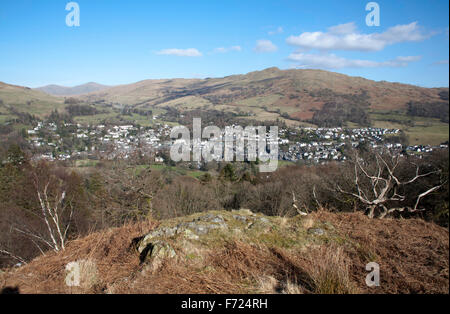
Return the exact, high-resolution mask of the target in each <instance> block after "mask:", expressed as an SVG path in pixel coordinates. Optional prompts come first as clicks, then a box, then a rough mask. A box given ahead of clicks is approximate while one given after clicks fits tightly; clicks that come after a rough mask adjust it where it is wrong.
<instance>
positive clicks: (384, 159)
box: [337, 152, 445, 218]
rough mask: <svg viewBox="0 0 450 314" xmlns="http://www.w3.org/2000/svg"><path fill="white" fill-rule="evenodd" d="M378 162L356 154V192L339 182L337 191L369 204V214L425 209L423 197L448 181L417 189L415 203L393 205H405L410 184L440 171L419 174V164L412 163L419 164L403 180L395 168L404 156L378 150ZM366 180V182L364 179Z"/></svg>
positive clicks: (372, 216) (382, 215)
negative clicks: (382, 153) (421, 190)
mask: <svg viewBox="0 0 450 314" xmlns="http://www.w3.org/2000/svg"><path fill="white" fill-rule="evenodd" d="M374 154H375V164H372V165H369V163H368V162H366V161H365V160H363V159H362V158H361V157H359V155H358V154H355V157H354V160H353V161H352V162H353V163H354V181H353V183H354V188H355V189H356V193H355V192H351V191H344V190H343V189H342V188H341V187H340V186H339V185H338V186H337V190H338V192H340V193H343V194H347V195H350V196H353V197H355V198H356V199H358V200H359V201H360V202H361V203H363V204H364V205H365V206H366V212H367V216H368V217H369V218H374V216H375V214H376V212H377V210H378V211H379V213H380V214H379V216H378V217H379V218H384V217H386V216H387V215H388V214H391V213H393V212H403V211H408V212H417V211H423V210H425V209H424V208H419V203H420V201H421V199H422V198H424V197H425V196H427V195H429V194H431V193H433V192H434V191H436V190H438V189H439V188H441V187H442V186H443V185H444V184H445V182H440V184H439V185H435V186H433V187H431V188H427V190H425V191H423V192H419V191H417V193H416V195H415V196H414V198H416V201H415V204H414V206H392V205H393V204H396V205H398V204H402V203H403V202H404V201H405V200H406V198H407V197H406V195H405V193H404V192H402V190H404V188H405V187H406V186H408V185H411V184H412V183H414V182H416V181H417V180H419V179H420V178H424V177H428V176H431V175H433V174H439V170H434V171H429V172H425V173H420V166H418V165H415V164H412V165H414V166H415V167H416V171H415V175H414V177H412V178H411V179H409V180H406V181H401V180H400V179H399V175H397V174H396V170H397V169H398V166H399V164H400V159H401V158H402V157H401V156H399V155H397V156H391V155H389V154H384V155H385V156H382V155H381V154H380V153H378V152H375V153H374ZM363 181H364V183H365V184H363V183H362V182H363Z"/></svg>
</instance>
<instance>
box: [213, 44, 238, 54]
mask: <svg viewBox="0 0 450 314" xmlns="http://www.w3.org/2000/svg"><path fill="white" fill-rule="evenodd" d="M241 50H242V48H241V46H231V47H228V48H224V47H219V48H215V49H214V52H215V53H227V52H230V51H241Z"/></svg>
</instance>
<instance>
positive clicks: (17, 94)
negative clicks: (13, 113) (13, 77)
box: [0, 82, 64, 117]
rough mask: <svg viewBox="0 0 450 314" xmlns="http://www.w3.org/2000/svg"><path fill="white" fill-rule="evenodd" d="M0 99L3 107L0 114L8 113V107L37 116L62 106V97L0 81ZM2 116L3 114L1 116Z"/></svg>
mask: <svg viewBox="0 0 450 314" xmlns="http://www.w3.org/2000/svg"><path fill="white" fill-rule="evenodd" d="M0 99H1V100H2V101H3V106H0V108H2V107H3V109H0V114H2V113H7V115H10V111H9V110H7V108H9V107H13V108H14V109H15V110H17V111H19V112H27V113H30V114H33V115H36V116H39V117H44V116H45V115H48V114H49V113H50V112H51V111H52V110H54V109H55V108H62V107H64V104H63V103H64V99H63V98H58V97H54V96H50V95H48V94H45V93H43V92H41V91H37V90H33V89H29V88H27V87H21V86H15V85H8V84H4V83H1V82H0ZM3 117H4V116H3Z"/></svg>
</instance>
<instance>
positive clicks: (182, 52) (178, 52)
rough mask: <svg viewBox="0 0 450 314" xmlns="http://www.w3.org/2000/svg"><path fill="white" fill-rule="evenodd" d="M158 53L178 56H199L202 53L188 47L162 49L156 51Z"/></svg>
mask: <svg viewBox="0 0 450 314" xmlns="http://www.w3.org/2000/svg"><path fill="white" fill-rule="evenodd" d="M157 54H158V55H170V56H178V57H201V56H202V53H201V52H200V51H198V50H197V49H195V48H188V49H176V48H172V49H163V50H160V51H158V52H157Z"/></svg>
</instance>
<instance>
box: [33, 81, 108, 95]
mask: <svg viewBox="0 0 450 314" xmlns="http://www.w3.org/2000/svg"><path fill="white" fill-rule="evenodd" d="M110 87H111V86H107V85H102V84H99V83H96V82H88V83H86V84H82V85H77V86H73V87H67V86H60V85H55V84H51V85H46V86H42V87H38V88H36V89H37V90H40V91H42V92H44V93H47V94H50V95H53V96H79V95H84V94H89V93H92V92H98V91H102V90H105V89H108V88H110Z"/></svg>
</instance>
